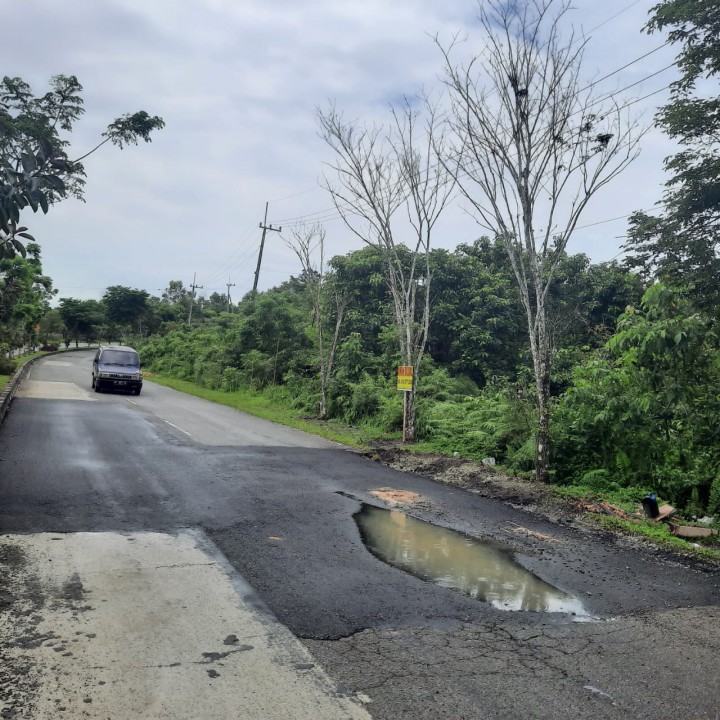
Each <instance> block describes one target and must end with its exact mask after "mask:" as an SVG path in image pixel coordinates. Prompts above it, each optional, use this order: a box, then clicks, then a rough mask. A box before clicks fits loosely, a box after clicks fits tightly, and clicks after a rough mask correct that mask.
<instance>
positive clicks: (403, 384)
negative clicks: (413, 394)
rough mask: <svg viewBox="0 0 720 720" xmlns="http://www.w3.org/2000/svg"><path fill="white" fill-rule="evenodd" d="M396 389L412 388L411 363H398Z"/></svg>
mask: <svg viewBox="0 0 720 720" xmlns="http://www.w3.org/2000/svg"><path fill="white" fill-rule="evenodd" d="M397 387H398V390H412V389H413V366H412V365H398V381H397Z"/></svg>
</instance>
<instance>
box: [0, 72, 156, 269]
mask: <svg viewBox="0 0 720 720" xmlns="http://www.w3.org/2000/svg"><path fill="white" fill-rule="evenodd" d="M81 93H82V85H80V83H79V82H78V80H77V78H76V77H75V76H74V75H70V76H66V75H56V76H55V77H53V78H52V79H51V80H50V91H49V92H47V93H45V94H44V95H40V96H37V97H36V96H35V95H34V94H33V92H32V89H31V88H30V86H29V85H28V84H27V83H26V82H25V81H23V80H22V79H21V78H18V77H15V78H10V77H5V78H3V80H2V82H1V83H0V254H2V255H4V256H8V255H14V254H15V253H16V252H19V253H20V254H24V252H25V247H24V244H23V242H22V241H21V240H20V239H19V238H23V239H29V240H32V239H33V238H32V236H31V235H29V234H28V233H27V228H26V227H25V226H21V225H20V215H21V213H22V211H23V210H25V209H26V208H28V207H29V208H30V209H31V210H32V211H33V212H37V211H38V210H42V212H43V213H47V212H48V210H49V208H50V206H51V205H53V204H54V203H56V202H58V201H60V200H62V199H64V198H66V197H69V196H74V197H77V198H82V195H83V186H84V184H85V169H84V167H83V164H82V162H81V161H82V160H83V159H84V158H86V157H87V156H88V155H90V154H91V153H93V152H95V151H96V150H97V149H98V148H100V147H101V146H102V145H104V144H105V143H108V142H109V143H112V144H113V145H116V146H117V147H119V148H123V147H124V146H125V145H128V144H137V143H138V141H139V140H144V141H145V142H150V134H151V133H152V131H153V130H156V129H159V128H162V127H164V125H165V123H164V121H163V120H162V118H160V117H152V116H150V115H148V114H147V113H146V112H145V111H142V110H141V111H140V112H136V113H134V114H132V115H129V114H128V115H123V116H122V117H119V118H117V119H116V120H114V121H113V122H111V123H110V124H109V125H108V127H107V129H106V130H105V132H104V133H102V137H103V138H104V139H103V140H102V141H101V142H100V143H98V145H96V146H95V147H94V148H93V149H91V150H90V151H89V152H86V153H84V154H83V155H82V156H81V157H77V158H76V159H74V160H73V159H71V156H70V141H69V140H68V137H67V136H68V135H69V134H70V133H71V132H72V129H73V126H74V124H75V122H76V121H77V119H78V118H79V117H80V116H81V115H82V114H83V112H84V109H83V100H82V97H81Z"/></svg>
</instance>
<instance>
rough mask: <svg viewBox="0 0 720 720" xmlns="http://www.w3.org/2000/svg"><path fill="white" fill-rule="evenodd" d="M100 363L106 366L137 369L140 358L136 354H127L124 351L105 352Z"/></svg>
mask: <svg viewBox="0 0 720 720" xmlns="http://www.w3.org/2000/svg"><path fill="white" fill-rule="evenodd" d="M100 362H102V363H106V364H107V365H132V366H133V367H137V366H138V365H140V358H139V357H138V354H137V353H136V352H127V351H125V350H106V351H105V352H104V353H103V354H102V357H101V358H100Z"/></svg>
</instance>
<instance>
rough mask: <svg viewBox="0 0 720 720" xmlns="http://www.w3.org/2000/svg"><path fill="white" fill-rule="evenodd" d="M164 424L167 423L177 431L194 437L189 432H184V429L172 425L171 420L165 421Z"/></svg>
mask: <svg viewBox="0 0 720 720" xmlns="http://www.w3.org/2000/svg"><path fill="white" fill-rule="evenodd" d="M163 422H166V423H167V424H168V425H171V426H172V427H174V428H175V429H176V430H179V431H180V432H181V433H185V434H186V435H187V436H188V437H192V435H191V434H190V433H189V432H188V431H187V430H183V429H182V428H180V427H178V426H177V425H175V423H171V422H170V421H169V420H163Z"/></svg>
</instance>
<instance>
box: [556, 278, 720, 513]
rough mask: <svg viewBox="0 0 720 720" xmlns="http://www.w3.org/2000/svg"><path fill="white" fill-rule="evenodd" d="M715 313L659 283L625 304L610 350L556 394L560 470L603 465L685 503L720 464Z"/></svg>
mask: <svg viewBox="0 0 720 720" xmlns="http://www.w3.org/2000/svg"><path fill="white" fill-rule="evenodd" d="M718 358H719V356H718V337H717V335H716V333H715V332H714V330H713V320H712V318H710V317H709V316H708V315H706V314H704V313H702V312H698V311H697V309H696V308H695V307H694V306H693V304H692V302H691V301H690V299H689V298H688V297H687V296H686V295H685V294H683V293H682V292H680V291H678V290H676V289H673V288H671V287H666V286H663V285H661V284H657V285H653V286H652V287H651V288H649V289H648V290H647V292H646V293H645V295H644V296H643V300H642V305H641V307H640V309H637V310H636V309H633V308H629V309H628V310H626V312H625V313H624V314H623V315H622V317H621V318H620V320H619V322H618V332H617V333H616V334H615V335H614V336H613V337H612V338H611V339H610V340H609V341H608V343H607V350H606V354H605V356H604V357H602V358H596V359H593V360H591V361H589V362H587V363H585V364H584V365H582V366H580V367H578V368H577V369H576V372H575V377H574V382H573V387H571V388H570V389H569V390H568V391H567V392H566V393H565V395H564V396H563V398H562V399H561V401H560V403H559V407H558V411H557V414H556V419H557V422H558V427H559V432H558V454H557V461H558V465H559V467H560V471H561V474H562V475H564V476H575V478H576V479H577V478H578V476H582V475H583V474H584V473H586V472H587V471H597V470H602V471H604V472H606V473H608V475H609V476H610V477H611V478H613V479H615V480H617V481H619V482H620V484H624V485H642V486H645V487H651V488H654V489H655V490H656V491H658V492H660V493H662V494H663V495H664V496H665V497H669V498H670V499H671V501H672V502H674V503H676V504H678V505H680V506H683V505H685V504H686V503H687V502H688V501H689V499H690V497H691V494H692V492H693V490H695V491H696V492H698V493H699V496H700V498H701V500H702V502H706V501H707V500H708V497H709V493H710V488H711V486H712V483H713V480H714V478H716V477H717V476H718V473H719V471H720V428H718V424H717V416H718V413H720V362H719V359H718Z"/></svg>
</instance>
